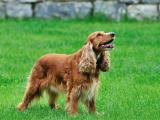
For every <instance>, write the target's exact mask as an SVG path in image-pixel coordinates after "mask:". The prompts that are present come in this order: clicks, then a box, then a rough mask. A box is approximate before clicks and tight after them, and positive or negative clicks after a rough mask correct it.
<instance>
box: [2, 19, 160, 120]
mask: <svg viewBox="0 0 160 120" xmlns="http://www.w3.org/2000/svg"><path fill="white" fill-rule="evenodd" d="M98 30H103V31H114V32H116V33H117V39H116V40H115V42H114V43H115V46H116V48H115V49H114V50H113V51H111V61H112V64H111V69H110V71H109V72H107V73H101V75H100V81H101V84H100V87H99V91H98V95H97V101H96V102H97V103H96V104H97V111H98V112H99V115H94V114H89V113H88V112H87V109H86V108H85V107H84V106H83V104H80V105H79V114H78V115H77V116H76V117H71V116H69V115H68V114H67V113H66V112H65V111H64V106H65V96H64V95H61V96H60V98H59V100H58V102H59V104H60V105H61V109H59V110H51V109H50V108H49V106H48V103H47V96H45V97H43V98H42V99H40V101H37V102H33V103H32V104H31V105H30V106H29V108H28V109H27V110H26V111H24V112H19V111H17V110H16V108H15V107H16V105H17V104H18V103H19V102H20V101H21V99H22V97H23V94H24V91H25V87H26V84H27V79H26V78H27V75H28V74H29V72H30V70H31V68H32V65H33V64H34V62H35V61H36V60H37V59H38V58H39V57H40V56H42V55H44V54H46V53H66V54H70V53H73V52H75V51H77V50H78V49H80V48H81V47H82V44H83V43H84V42H85V40H86V38H87V36H88V34H89V33H91V32H93V31H98ZM75 118H76V119H77V120H81V119H83V120H86V119H88V120H89V119H92V120H95V119H103V120H158V119H160V22H140V23H138V22H120V23H116V22H104V21H102V22H99V21H96V20H95V21H87V20H86V21H80V20H70V21H61V20H48V21H46V20H36V19H32V20H0V119H1V120H9V119H12V120H25V119H26V120H31V119H32V120H36V119H38V120H50V119H53V120H67V119H68V120H70V119H75Z"/></svg>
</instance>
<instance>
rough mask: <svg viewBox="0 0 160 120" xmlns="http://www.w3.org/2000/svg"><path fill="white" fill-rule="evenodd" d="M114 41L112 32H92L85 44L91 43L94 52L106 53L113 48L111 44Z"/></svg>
mask: <svg viewBox="0 0 160 120" xmlns="http://www.w3.org/2000/svg"><path fill="white" fill-rule="evenodd" d="M114 39H115V33H114V32H107V33H105V32H103V31H98V32H93V33H91V34H90V35H89V36H88V40H87V42H91V43H92V45H93V49H94V50H96V51H106V50H109V49H112V48H113V47H114V46H113V44H112V42H113V41H114Z"/></svg>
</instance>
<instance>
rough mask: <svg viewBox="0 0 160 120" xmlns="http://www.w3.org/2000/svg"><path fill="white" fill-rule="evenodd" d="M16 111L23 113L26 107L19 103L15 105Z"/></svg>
mask: <svg viewBox="0 0 160 120" xmlns="http://www.w3.org/2000/svg"><path fill="white" fill-rule="evenodd" d="M16 108H17V110H19V111H24V110H25V109H26V106H25V105H24V104H23V103H20V104H18V105H17V107H16Z"/></svg>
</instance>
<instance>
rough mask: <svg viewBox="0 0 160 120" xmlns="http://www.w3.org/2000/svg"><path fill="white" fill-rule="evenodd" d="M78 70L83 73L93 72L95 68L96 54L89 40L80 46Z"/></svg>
mask: <svg viewBox="0 0 160 120" xmlns="http://www.w3.org/2000/svg"><path fill="white" fill-rule="evenodd" d="M78 67H79V71H80V72H83V73H94V72H95V70H96V55H95V52H94V51H93V45H92V43H91V42H87V44H86V45H85V46H84V47H83V48H82V55H81V57H80V61H79V65H78Z"/></svg>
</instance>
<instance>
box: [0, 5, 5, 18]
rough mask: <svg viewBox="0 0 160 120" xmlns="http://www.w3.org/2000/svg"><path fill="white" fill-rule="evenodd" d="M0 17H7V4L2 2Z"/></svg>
mask: <svg viewBox="0 0 160 120" xmlns="http://www.w3.org/2000/svg"><path fill="white" fill-rule="evenodd" d="M0 18H5V5H4V3H1V2H0Z"/></svg>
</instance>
